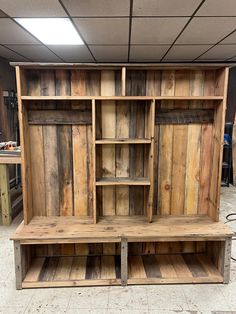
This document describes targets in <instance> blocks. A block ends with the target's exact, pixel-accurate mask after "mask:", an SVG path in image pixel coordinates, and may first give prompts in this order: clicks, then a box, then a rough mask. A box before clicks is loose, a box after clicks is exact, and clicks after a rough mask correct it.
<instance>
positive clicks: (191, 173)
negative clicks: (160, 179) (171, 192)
mask: <svg viewBox="0 0 236 314" xmlns="http://www.w3.org/2000/svg"><path fill="white" fill-rule="evenodd" d="M200 137H201V125H189V126H188V143H187V167H186V187H185V207H184V213H185V214H186V215H194V214H197V211H198V195H199V171H200Z"/></svg>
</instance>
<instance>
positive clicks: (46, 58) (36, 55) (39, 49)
mask: <svg viewBox="0 0 236 314" xmlns="http://www.w3.org/2000/svg"><path fill="white" fill-rule="evenodd" d="M8 47H9V48H11V49H12V50H14V51H15V52H18V53H20V54H21V55H23V56H24V57H26V58H29V59H31V60H32V61H38V62H60V61H61V59H59V58H58V57H57V56H56V55H55V54H54V53H52V52H51V51H50V50H49V49H48V48H46V47H45V46H42V45H9V46H8Z"/></svg>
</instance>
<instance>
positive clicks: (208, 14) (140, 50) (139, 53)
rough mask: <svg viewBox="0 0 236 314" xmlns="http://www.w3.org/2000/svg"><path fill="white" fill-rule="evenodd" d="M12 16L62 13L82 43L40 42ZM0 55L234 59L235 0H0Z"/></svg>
mask: <svg viewBox="0 0 236 314" xmlns="http://www.w3.org/2000/svg"><path fill="white" fill-rule="evenodd" d="M16 17H45V18H46V17H51V18H58V17H68V18H70V19H71V21H72V22H73V23H74V25H75V27H76V30H77V31H78V32H79V34H80V35H81V37H82V39H83V41H84V43H85V45H83V46H53V45H49V46H46V45H44V44H42V43H41V42H40V41H39V40H38V39H37V38H35V37H34V36H32V35H31V34H30V33H29V32H27V31H26V30H25V29H24V28H22V27H21V26H20V25H19V24H17V22H15V20H14V18H16ZM0 57H3V58H5V59H7V60H9V61H35V62H37V61H38V62H218V61H219V62H222V61H224V62H227V61H229V62H236V0H205V1H204V0H119V1H118V0H40V1H39V0H0Z"/></svg>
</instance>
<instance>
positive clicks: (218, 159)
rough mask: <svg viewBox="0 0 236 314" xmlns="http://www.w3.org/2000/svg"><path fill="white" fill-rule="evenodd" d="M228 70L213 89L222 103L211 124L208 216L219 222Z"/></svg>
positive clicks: (224, 71)
mask: <svg viewBox="0 0 236 314" xmlns="http://www.w3.org/2000/svg"><path fill="white" fill-rule="evenodd" d="M228 75H229V69H228V68H225V69H224V70H221V71H220V74H219V76H218V78H217V85H216V89H215V93H216V95H221V94H222V91H223V96H224V99H223V102H221V103H220V104H219V105H218V106H217V108H216V110H215V116H214V124H213V158H212V172H211V184H210V197H209V198H210V206H209V212H208V215H209V216H210V217H211V218H212V219H213V220H214V221H218V220H219V205H220V186H221V173H222V157H223V153H222V151H223V145H224V124H225V111H226V100H227V86H228Z"/></svg>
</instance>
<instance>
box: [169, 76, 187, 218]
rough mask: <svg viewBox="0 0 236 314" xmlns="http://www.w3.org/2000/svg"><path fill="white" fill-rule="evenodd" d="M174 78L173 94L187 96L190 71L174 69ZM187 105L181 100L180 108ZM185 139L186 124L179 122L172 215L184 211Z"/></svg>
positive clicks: (174, 135)
mask: <svg viewBox="0 0 236 314" xmlns="http://www.w3.org/2000/svg"><path fill="white" fill-rule="evenodd" d="M175 80H176V83H175V96H188V95H189V90H190V73H189V72H188V71H185V70H179V71H176V72H175ZM188 107H189V104H188V102H181V109H186V108H188ZM175 108H176V107H175ZM187 139H188V125H181V124H180V125H175V126H173V143H172V144H173V148H172V149H173V151H172V154H173V157H172V158H173V159H172V163H173V164H172V191H171V214H172V215H182V214H183V213H184V202H185V175H186V151H187Z"/></svg>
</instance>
